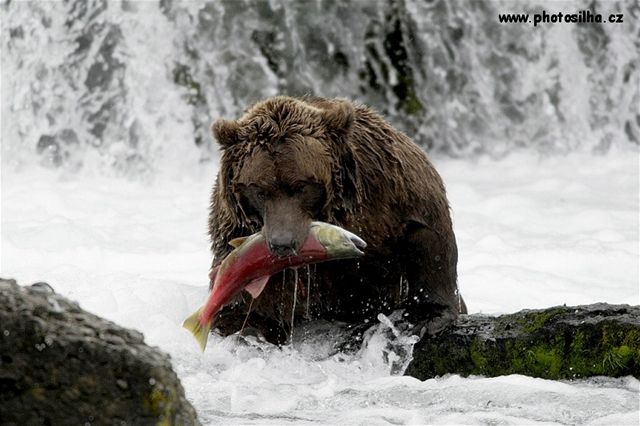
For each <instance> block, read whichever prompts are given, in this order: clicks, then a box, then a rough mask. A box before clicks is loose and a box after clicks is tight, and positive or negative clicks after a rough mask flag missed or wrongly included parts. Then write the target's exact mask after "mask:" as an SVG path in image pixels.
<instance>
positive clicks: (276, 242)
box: [268, 231, 298, 257]
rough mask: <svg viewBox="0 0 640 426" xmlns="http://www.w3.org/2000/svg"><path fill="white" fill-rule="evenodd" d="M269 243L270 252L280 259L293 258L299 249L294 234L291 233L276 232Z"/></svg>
mask: <svg viewBox="0 0 640 426" xmlns="http://www.w3.org/2000/svg"><path fill="white" fill-rule="evenodd" d="M268 243H269V250H271V252H272V253H273V254H275V255H276V256H278V257H285V256H292V255H294V254H296V251H297V249H298V247H296V246H297V244H296V241H295V239H294V238H293V233H292V232H289V231H279V232H274V233H273V234H272V235H271V238H269V240H268Z"/></svg>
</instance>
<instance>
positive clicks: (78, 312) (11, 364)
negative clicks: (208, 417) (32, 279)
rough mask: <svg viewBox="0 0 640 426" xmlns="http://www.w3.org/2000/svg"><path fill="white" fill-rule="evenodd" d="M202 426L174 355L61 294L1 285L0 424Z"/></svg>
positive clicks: (42, 288) (39, 286) (45, 287)
mask: <svg viewBox="0 0 640 426" xmlns="http://www.w3.org/2000/svg"><path fill="white" fill-rule="evenodd" d="M158 423H165V424H181V425H183V424H184V425H196V424H199V422H198V420H197V417H196V412H195V410H194V409H193V407H192V406H191V404H190V403H189V402H188V401H187V400H186V399H185V396H184V390H183V388H182V385H181V384H180V381H179V380H178V377H177V376H176V374H175V373H174V372H173V370H172V369H171V364H170V360H169V356H168V355H166V354H164V353H162V352H160V351H159V350H158V349H155V348H152V347H149V346H147V345H146V344H145V343H144V340H143V336H142V334H141V333H139V332H137V331H134V330H129V329H125V328H122V327H120V326H118V325H116V324H114V323H112V322H109V321H106V320H104V319H102V318H100V317H98V316H96V315H93V314H90V313H88V312H86V311H84V310H82V309H81V308H80V306H79V305H78V304H77V303H74V302H71V301H69V300H68V299H66V298H64V297H62V296H60V295H57V294H55V292H54V291H53V289H52V288H51V287H50V286H49V285H48V284H46V283H36V284H34V285H32V286H28V287H21V286H19V285H18V284H17V283H16V282H15V281H13V280H4V279H0V424H3V425H5V424H9V425H10V424H136V425H138V424H158Z"/></svg>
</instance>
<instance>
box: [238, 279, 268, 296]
mask: <svg viewBox="0 0 640 426" xmlns="http://www.w3.org/2000/svg"><path fill="white" fill-rule="evenodd" d="M269 278H271V276H270V275H265V276H264V277H260V278H256V279H255V280H253V281H251V282H250V283H249V285H247V286H246V287H245V288H244V289H245V290H246V291H248V292H249V294H251V297H253V298H254V299H257V298H258V296H260V293H262V290H264V286H266V285H267V281H269Z"/></svg>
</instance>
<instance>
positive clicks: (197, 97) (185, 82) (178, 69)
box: [173, 63, 205, 105]
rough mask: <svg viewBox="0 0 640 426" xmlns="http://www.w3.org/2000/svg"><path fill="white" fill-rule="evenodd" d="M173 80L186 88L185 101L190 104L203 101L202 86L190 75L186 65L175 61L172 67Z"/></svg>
mask: <svg viewBox="0 0 640 426" xmlns="http://www.w3.org/2000/svg"><path fill="white" fill-rule="evenodd" d="M173 82H174V83H175V84H177V85H179V86H183V87H185V88H186V89H187V95H186V98H187V102H188V103H189V104H190V105H197V104H203V103H205V98H204V94H203V93H202V87H201V86H200V83H199V82H197V81H196V80H195V79H194V78H193V76H192V75H191V70H190V69H189V67H188V66H187V65H184V64H180V63H177V64H176V66H175V68H174V69H173Z"/></svg>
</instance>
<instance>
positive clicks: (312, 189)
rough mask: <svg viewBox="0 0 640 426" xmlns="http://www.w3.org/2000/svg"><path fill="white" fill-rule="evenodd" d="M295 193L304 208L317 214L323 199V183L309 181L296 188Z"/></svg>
mask: <svg viewBox="0 0 640 426" xmlns="http://www.w3.org/2000/svg"><path fill="white" fill-rule="evenodd" d="M295 195H296V196H297V197H299V198H300V200H301V201H302V205H303V207H304V209H305V210H307V211H308V212H310V213H311V214H312V215H314V216H315V215H317V214H318V213H319V212H320V209H322V206H323V205H324V201H325V192H324V185H321V184H319V183H315V182H310V183H306V184H304V185H302V186H300V187H297V188H296V193H295Z"/></svg>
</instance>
